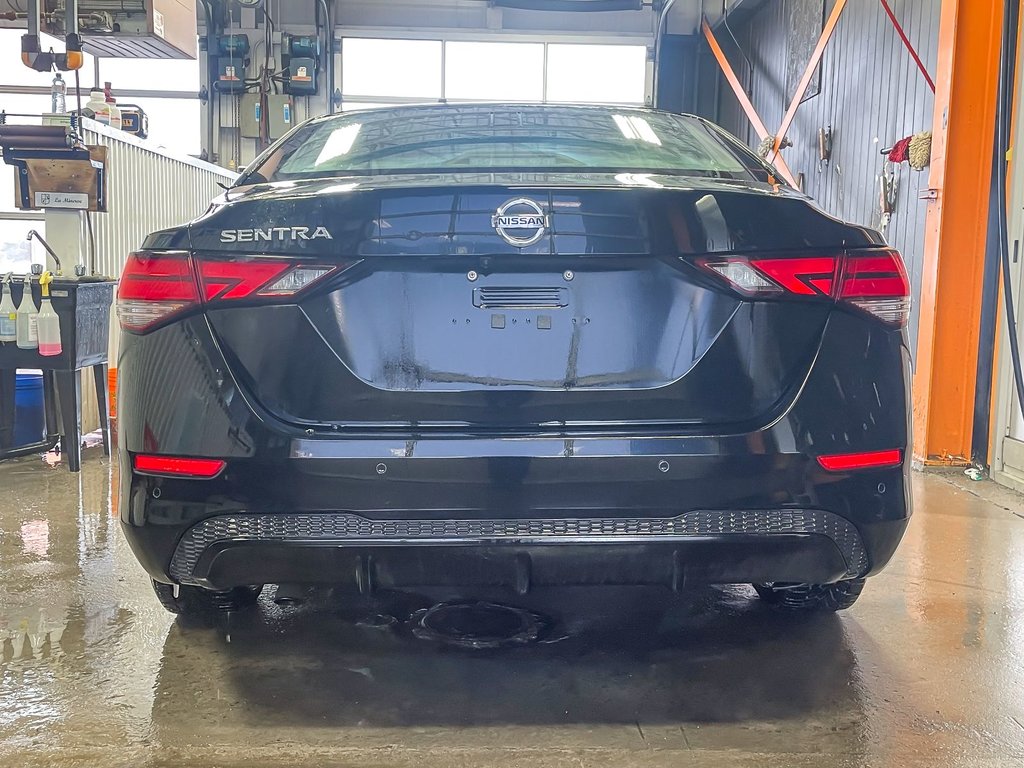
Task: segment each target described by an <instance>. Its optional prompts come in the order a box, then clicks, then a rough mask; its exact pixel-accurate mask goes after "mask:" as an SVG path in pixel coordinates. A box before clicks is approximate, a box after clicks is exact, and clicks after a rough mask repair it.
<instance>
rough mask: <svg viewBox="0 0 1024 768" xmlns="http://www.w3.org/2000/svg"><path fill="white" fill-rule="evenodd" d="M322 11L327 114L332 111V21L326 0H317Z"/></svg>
mask: <svg viewBox="0 0 1024 768" xmlns="http://www.w3.org/2000/svg"><path fill="white" fill-rule="evenodd" d="M317 2H318V3H319V4H320V7H321V8H323V11H324V31H325V32H326V34H325V35H324V38H325V40H324V49H325V53H326V58H327V62H326V64H327V67H326V69H327V114H328V115H330V114H332V113H333V112H334V22H333V21H332V20H331V11H330V9H329V8H328V7H327V0H317Z"/></svg>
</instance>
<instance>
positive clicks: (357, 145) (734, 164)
mask: <svg viewBox="0 0 1024 768" xmlns="http://www.w3.org/2000/svg"><path fill="white" fill-rule="evenodd" d="M773 173H774V172H773V169H772V168H771V166H769V165H766V164H765V163H764V162H762V161H761V160H760V159H759V158H758V157H757V156H756V155H755V154H753V153H752V152H750V151H749V150H748V149H747V148H746V147H745V146H743V145H742V144H741V143H740V142H738V141H737V140H736V139H734V138H733V137H731V136H730V135H728V134H727V133H725V132H724V131H722V130H721V129H719V128H717V127H716V126H715V125H713V124H711V123H709V122H707V121H705V120H702V119H699V118H696V117H688V116H680V115H675V114H668V113H663V112H657V111H652V110H644V109H633V108H625V107H623V108H619V107H609V106H599V107H597V106H540V105H532V106H530V105H519V106H516V105H511V106H510V105H481V104H475V105H460V106H444V105H431V106H415V107H408V108H394V109H381V110H367V111H362V112H353V113H347V114H339V115H331V116H327V117H323V118H317V119H314V120H310V121H309V122H306V123H304V124H303V125H301V126H299V127H297V128H295V129H294V130H293V131H291V132H290V133H289V134H288V135H287V136H285V137H284V138H283V139H281V140H280V141H278V142H277V143H276V144H274V145H273V146H271V147H270V148H269V149H268V150H267V151H266V152H265V153H263V155H261V156H260V157H259V158H257V160H256V161H255V162H254V163H253V164H252V165H251V166H249V167H248V168H247V169H246V170H245V172H244V173H243V174H242V175H241V177H240V178H239V179H238V181H237V182H236V183H235V184H234V185H233V186H232V187H231V189H229V190H228V191H227V192H226V193H225V194H224V195H223V196H222V197H221V198H219V199H218V200H216V201H215V202H214V203H213V204H212V205H211V207H210V209H209V210H208V211H207V212H206V213H205V214H204V215H203V216H201V217H200V218H198V219H196V220H195V221H192V222H190V223H188V224H185V225H182V226H180V227H176V228H174V229H169V230H165V231H161V232H156V233H153V234H152V235H150V236H149V237H148V238H147V239H146V242H145V245H144V246H143V248H142V250H140V251H139V252H137V253H133V254H132V255H131V256H130V258H129V259H128V263H127V266H126V268H125V270H124V274H123V276H122V279H121V284H120V288H119V291H118V305H117V309H118V315H119V318H120V323H121V327H122V328H123V335H122V340H121V348H120V350H121V351H120V358H119V364H118V367H119V369H120V376H119V380H120V392H119V395H118V414H119V420H120V425H119V438H120V462H121V469H122V471H121V475H120V477H121V488H120V494H121V503H120V514H121V520H122V524H123V528H124V531H125V534H126V535H127V537H128V540H129V542H130V543H131V546H132V548H133V550H134V551H135V554H136V555H137V556H138V558H139V560H140V561H141V563H142V565H143V566H144V567H145V569H146V570H147V571H148V572H149V574H150V575H151V576H152V578H153V584H154V587H155V589H156V593H157V596H158V597H159V599H160V601H161V602H162V603H163V604H164V605H165V606H166V607H167V608H168V609H169V610H171V611H174V612H180V613H190V612H200V611H204V610H206V609H207V608H209V607H211V606H219V607H222V608H223V607H229V608H231V607H238V606H240V605H241V604H244V603H246V602H251V601H252V599H253V597H254V596H255V594H257V593H258V585H263V584H267V583H275V584H286V585H308V584H346V583H347V584H349V585H353V584H354V585H357V586H358V587H359V589H361V590H363V591H366V592H368V591H371V590H373V589H377V588H399V589H401V588H413V587H426V586H431V585H433V586H437V585H448V586H452V585H459V586H476V585H486V586H488V587H491V586H497V585H501V586H505V587H508V588H509V589H511V590H517V591H519V592H521V593H522V592H525V591H527V590H530V589H531V588H533V587H539V586H546V585H566V584H588V585H596V584H648V585H650V584H658V585H664V586H665V587H666V589H682V588H685V587H686V586H688V585H692V584H702V583H703V584H706V583H718V584H721V583H749V584H753V585H754V587H755V589H756V591H757V594H759V595H760V596H761V597H762V598H764V599H766V600H768V601H770V602H773V603H777V604H779V605H781V606H785V607H789V608H794V609H798V608H799V609H824V610H837V609H842V608H847V607H849V606H850V605H852V604H853V602H854V601H855V600H856V599H857V596H858V595H859V594H860V592H861V589H862V587H863V586H864V582H865V577H867V576H870V575H872V574H874V573H877V572H878V571H879V570H880V569H881V568H882V567H883V566H885V564H886V563H887V561H888V560H889V559H890V557H891V556H892V554H893V551H894V550H895V549H896V546H897V544H898V543H899V541H900V538H901V537H902V535H903V532H904V529H905V528H906V525H907V521H908V516H909V515H910V506H911V503H910V483H909V476H908V473H909V459H908V454H907V447H908V440H909V424H908V415H909V407H908V400H909V392H910V352H909V345H908V338H907V330H906V324H907V318H908V313H909V309H910V307H909V285H908V280H907V273H906V270H905V268H904V265H903V262H902V260H901V257H900V255H899V254H898V253H896V252H895V251H893V250H892V249H891V248H889V247H888V246H887V245H886V243H885V241H884V239H883V238H882V236H881V235H880V234H879V233H877V232H875V231H873V230H870V229H865V228H863V227H859V226H853V225H850V224H845V223H843V222H840V221H837V220H836V219H833V218H831V217H829V216H827V215H825V214H824V213H822V212H821V211H820V210H818V208H816V207H815V205H814V204H813V203H812V201H811V200H809V199H808V198H807V197H805V196H804V195H803V194H801V193H800V192H798V191H796V190H794V189H792V188H790V187H789V186H787V185H786V184H784V183H782V182H781V180H779V179H777V178H775V177H774V176H773ZM666 594H667V592H666Z"/></svg>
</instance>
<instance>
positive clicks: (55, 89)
mask: <svg viewBox="0 0 1024 768" xmlns="http://www.w3.org/2000/svg"><path fill="white" fill-rule="evenodd" d="M67 92H68V87H67V83H65V82H64V78H63V77H61V76H60V72H58V73H57V74H56V75H54V78H53V85H51V86H50V111H51V112H52V113H53V114H55V115H63V114H64V113H65V112H67V111H68V110H67V98H66V96H67Z"/></svg>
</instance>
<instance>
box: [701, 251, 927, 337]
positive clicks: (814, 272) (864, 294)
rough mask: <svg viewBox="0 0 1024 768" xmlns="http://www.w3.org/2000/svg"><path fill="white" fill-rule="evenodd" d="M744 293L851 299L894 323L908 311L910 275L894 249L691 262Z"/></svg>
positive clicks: (903, 319)
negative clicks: (842, 253) (841, 253)
mask: <svg viewBox="0 0 1024 768" xmlns="http://www.w3.org/2000/svg"><path fill="white" fill-rule="evenodd" d="M697 263H698V264H699V265H700V266H701V267H703V268H704V269H706V270H708V271H710V272H712V273H714V274H715V275H717V276H718V277H720V278H723V279H725V280H726V281H728V283H729V284H730V285H731V286H732V288H734V289H735V290H737V291H739V292H740V293H742V294H744V295H745V296H752V297H760V298H779V297H784V296H787V295H788V296H794V297H805V298H819V299H821V298H823V299H830V300H836V301H840V302H844V303H847V304H851V305H853V306H856V307H858V308H860V309H862V310H865V311H867V312H870V313H871V314H872V315H874V316H875V317H878V318H880V319H882V320H884V321H885V322H887V323H891V324H893V325H897V326H903V325H905V324H906V322H907V320H908V318H909V317H910V280H909V279H908V278H907V270H906V268H905V267H904V266H903V259H902V258H901V257H900V255H899V253H897V252H896V251H890V250H884V251H883V250H879V251H860V252H858V251H852V252H850V253H848V254H845V255H839V256H791V257H776V256H772V257H759V256H753V257H739V256H729V257H725V258H707V259H701V260H699V261H698V262H697Z"/></svg>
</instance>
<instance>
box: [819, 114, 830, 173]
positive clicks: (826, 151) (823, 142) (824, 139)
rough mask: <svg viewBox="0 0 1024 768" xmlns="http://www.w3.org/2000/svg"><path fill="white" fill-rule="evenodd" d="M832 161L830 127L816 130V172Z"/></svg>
mask: <svg viewBox="0 0 1024 768" xmlns="http://www.w3.org/2000/svg"><path fill="white" fill-rule="evenodd" d="M831 160H832V126H831V125H830V126H828V127H827V128H819V129H818V170H819V171H820V170H821V166H822V164H823V163H828V162H830V161H831Z"/></svg>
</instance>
